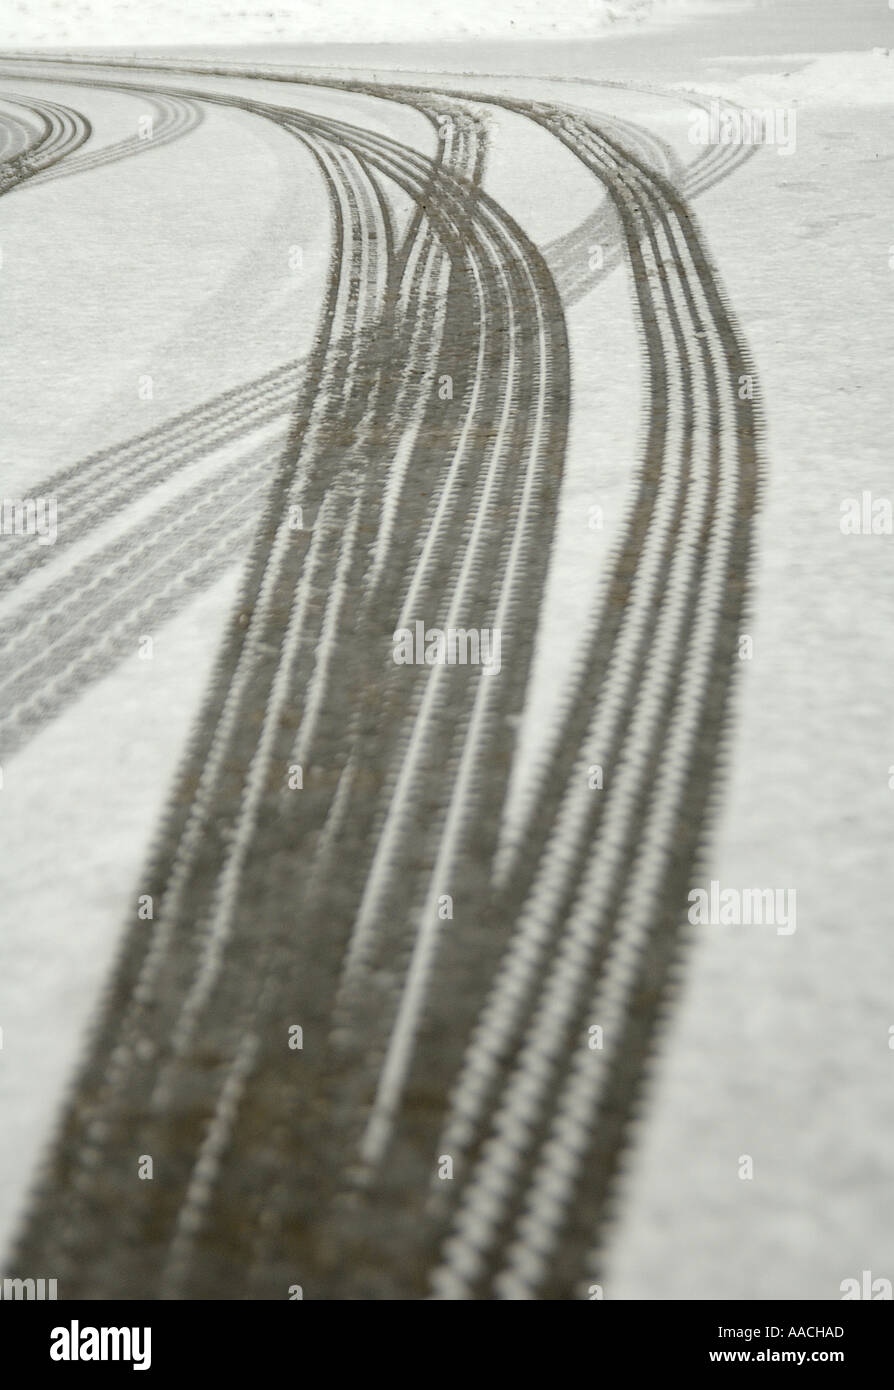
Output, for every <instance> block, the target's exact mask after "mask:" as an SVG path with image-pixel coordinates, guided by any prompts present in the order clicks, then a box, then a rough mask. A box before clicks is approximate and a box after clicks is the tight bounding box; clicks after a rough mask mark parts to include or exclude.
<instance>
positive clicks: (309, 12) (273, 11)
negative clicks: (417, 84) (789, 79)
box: [0, 0, 737, 47]
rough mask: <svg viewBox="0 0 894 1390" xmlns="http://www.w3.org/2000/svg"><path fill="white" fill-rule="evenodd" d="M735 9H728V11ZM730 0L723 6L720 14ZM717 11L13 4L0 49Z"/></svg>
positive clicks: (441, 34) (317, 0) (650, 5)
mask: <svg viewBox="0 0 894 1390" xmlns="http://www.w3.org/2000/svg"><path fill="white" fill-rule="evenodd" d="M736 2H737V0H732V3H736ZM730 3H731V0H726V4H727V6H728V5H729V4H730ZM716 8H718V0H552V3H549V0H547V3H544V0H490V3H488V4H487V5H486V6H482V5H481V4H480V3H479V0H449V3H448V0H404V3H403V4H401V3H399V0H336V3H330V0H291V3H289V4H288V5H283V4H279V5H277V4H269V5H268V4H264V3H261V4H259V3H257V0H255V3H253V4H252V3H249V0H237V3H236V4H229V3H227V0H204V3H203V4H201V5H194V6H190V7H184V6H183V5H182V4H180V3H178V0H154V3H153V4H152V5H151V7H150V6H140V5H134V4H132V3H126V0H87V3H84V4H81V5H78V6H77V7H76V9H74V10H73V9H69V8H68V7H64V8H63V7H60V6H57V5H55V4H53V3H52V0H43V3H41V0H36V2H35V0H31V2H30V3H27V0H17V3H14V4H13V5H11V6H10V7H9V8H7V10H6V12H5V14H4V16H3V20H2V22H0V43H3V44H4V45H6V46H14V47H15V46H17V47H25V46H28V45H38V44H39V45H49V46H52V45H61V44H65V45H77V44H80V45H85V44H154V45H157V44H166V43H181V44H182V43H215V44H220V43H252V42H257V41H261V40H264V39H267V40H269V39H278V40H282V41H285V42H298V41H300V42H302V43H356V42H358V41H362V42H365V43H379V42H389V43H397V42H407V41H412V40H418V39H428V40H433V39H463V38H469V37H481V38H562V37H568V36H573V37H595V36H598V35H600V34H604V33H610V32H618V30H623V29H625V28H627V27H629V26H631V25H636V24H640V23H644V22H647V23H666V22H668V21H670V20H674V19H677V18H679V17H681V16H686V15H687V14H698V13H699V12H705V11H707V10H711V9H716Z"/></svg>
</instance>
